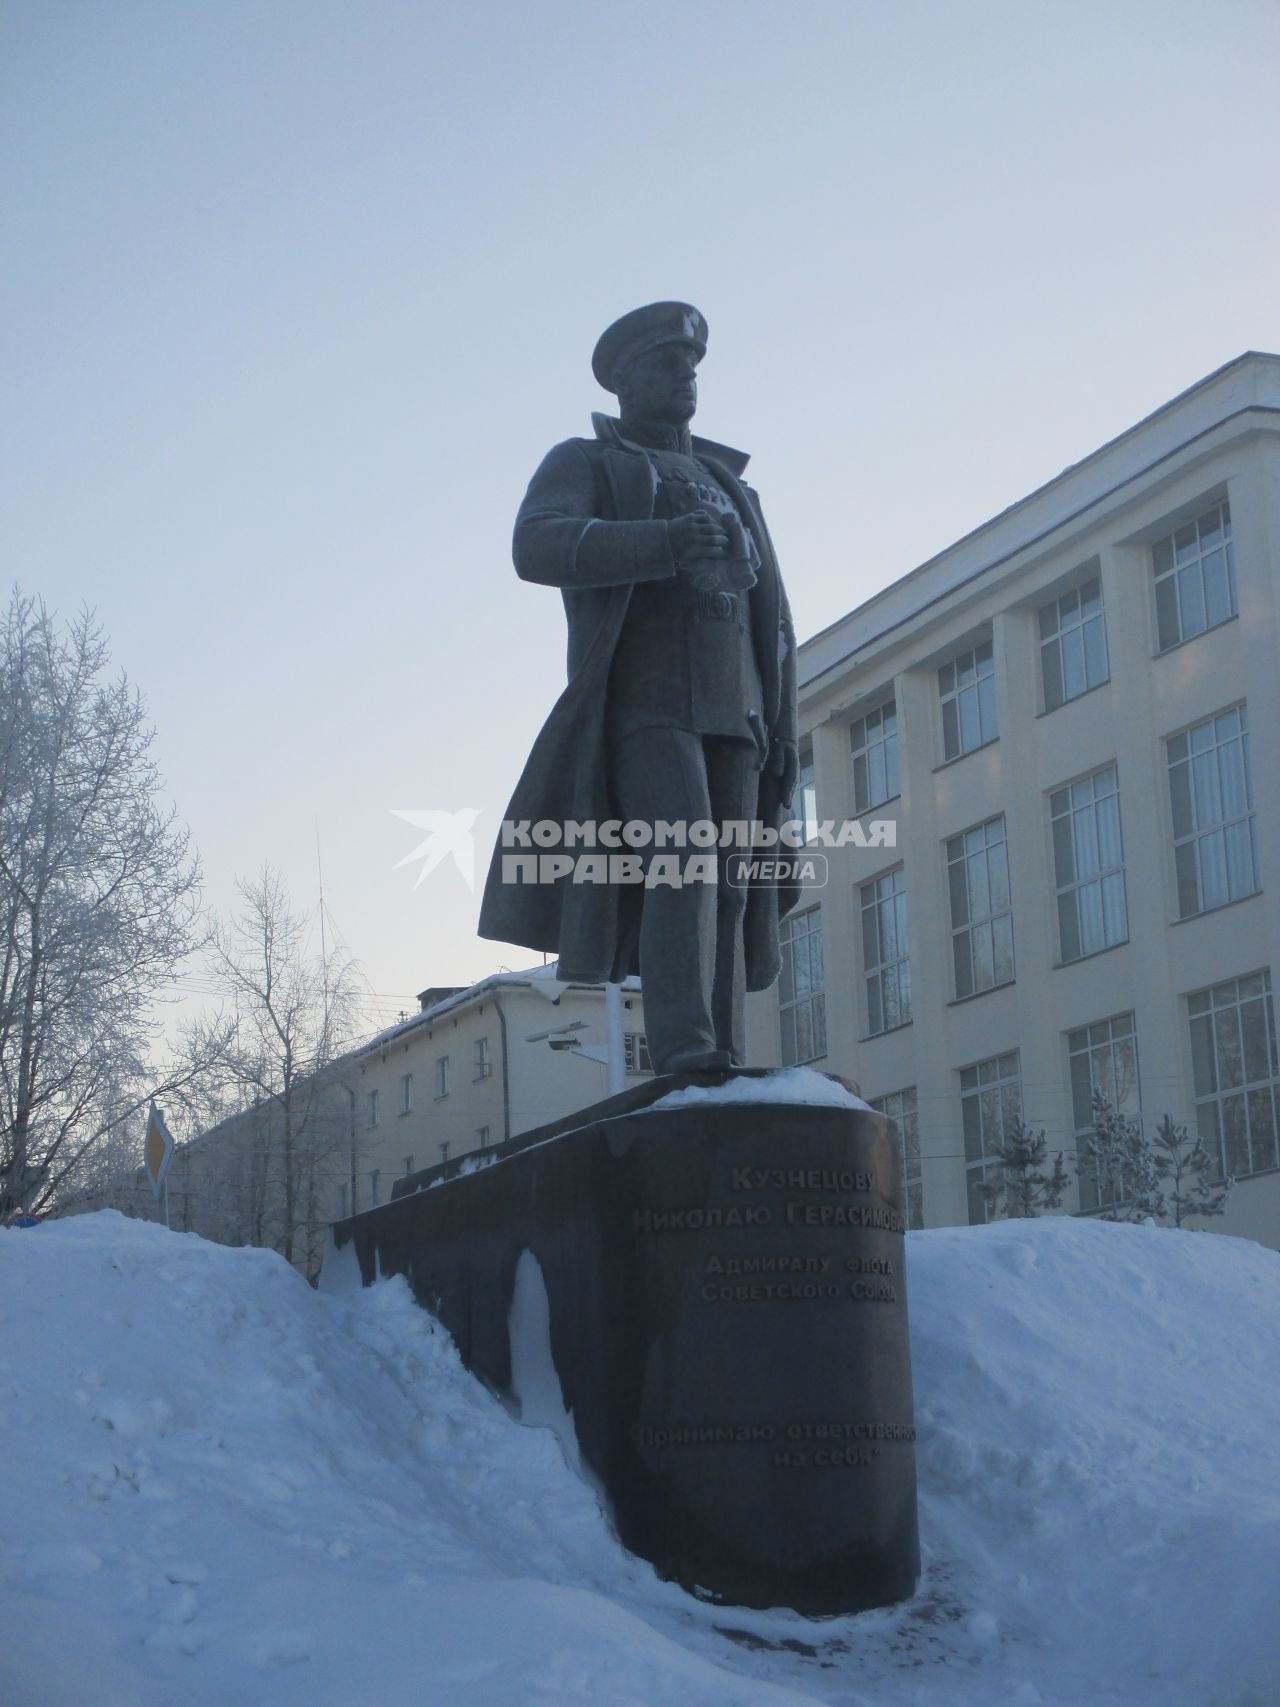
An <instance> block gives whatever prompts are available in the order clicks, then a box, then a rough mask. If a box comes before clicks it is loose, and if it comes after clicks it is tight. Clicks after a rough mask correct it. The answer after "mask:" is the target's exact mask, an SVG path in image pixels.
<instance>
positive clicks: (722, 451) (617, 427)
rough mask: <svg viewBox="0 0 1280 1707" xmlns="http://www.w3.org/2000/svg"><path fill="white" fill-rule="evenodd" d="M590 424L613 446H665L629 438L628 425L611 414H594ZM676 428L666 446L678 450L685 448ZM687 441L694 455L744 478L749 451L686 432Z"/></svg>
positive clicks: (628, 447)
mask: <svg viewBox="0 0 1280 1707" xmlns="http://www.w3.org/2000/svg"><path fill="white" fill-rule="evenodd" d="M591 425H592V426H593V427H594V428H595V431H596V437H597V438H598V439H599V440H600V441H601V442H602V443H603V444H607V445H610V446H611V447H612V448H613V449H614V450H632V451H635V450H660V449H663V448H664V447H663V446H661V445H659V444H657V443H656V442H655V443H654V444H651V445H646V444H642V443H640V442H639V441H638V440H635V439H629V438H628V437H627V435H626V432H625V429H624V428H623V425H622V422H621V421H619V420H617V419H616V418H615V417H614V416H612V415H592V417H591ZM677 432H678V429H676V428H672V435H673V437H672V443H671V444H670V445H669V446H667V447H665V448H668V449H670V450H679V449H681V448H684V447H682V446H681V445H680V444H678V443H677V442H676V437H675V435H676V434H677ZM646 436H649V435H646ZM685 443H686V446H687V449H688V451H689V453H690V454H691V455H693V456H703V457H706V458H708V459H709V460H710V461H712V462H718V463H719V464H720V465H721V466H722V467H723V468H727V469H728V471H729V473H730V474H732V475H733V477H734V478H735V479H736V480H740V479H741V478H742V476H743V474H744V472H745V471H746V466H747V464H748V462H750V460H751V458H750V456H749V455H748V453H747V452H746V451H744V450H734V449H733V448H732V447H731V446H730V445H720V444H717V443H716V442H715V440H714V439H699V438H692V437H687V436H686V437H685Z"/></svg>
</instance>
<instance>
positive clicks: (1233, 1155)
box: [1187, 972, 1280, 1179]
mask: <svg viewBox="0 0 1280 1707" xmlns="http://www.w3.org/2000/svg"><path fill="white" fill-rule="evenodd" d="M1187 1012H1188V1014H1189V1016H1190V1020H1191V1068H1192V1073H1193V1076H1194V1082H1195V1099H1196V1126H1197V1129H1198V1130H1199V1133H1200V1137H1201V1138H1202V1139H1203V1140H1204V1147H1205V1149H1206V1150H1208V1152H1209V1154H1210V1155H1211V1156H1213V1157H1215V1158H1216V1160H1217V1163H1218V1171H1219V1173H1220V1174H1221V1175H1222V1176H1223V1177H1226V1176H1227V1175H1234V1176H1235V1177H1236V1178H1237V1179H1238V1178H1240V1177H1241V1175H1243V1174H1257V1173H1262V1172H1263V1171H1264V1170H1265V1169H1267V1168H1274V1167H1276V1166H1277V1165H1278V1163H1280V1157H1278V1156H1277V1116H1278V1115H1280V1061H1278V1060H1277V1056H1276V1016H1275V1008H1274V1006H1273V1004H1272V997H1271V974H1270V972H1254V973H1253V974H1252V975H1251V976H1250V977H1247V978H1232V979H1230V980H1229V981H1228V982H1227V983H1225V984H1215V985H1214V986H1213V987H1212V988H1211V989H1208V990H1197V991H1196V992H1195V994H1194V995H1191V996H1188V997H1187Z"/></svg>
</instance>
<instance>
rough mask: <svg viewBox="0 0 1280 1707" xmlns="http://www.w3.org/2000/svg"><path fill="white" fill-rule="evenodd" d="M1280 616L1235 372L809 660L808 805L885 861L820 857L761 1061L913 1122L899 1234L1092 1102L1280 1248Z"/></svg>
mask: <svg viewBox="0 0 1280 1707" xmlns="http://www.w3.org/2000/svg"><path fill="white" fill-rule="evenodd" d="M1278 599H1280V357H1277V356H1274V355H1265V354H1253V353H1251V354H1248V355H1245V356H1242V357H1240V359H1239V360H1237V361H1234V362H1231V363H1229V364H1228V365H1227V366H1226V367H1224V368H1221V369H1220V370H1219V371H1218V372H1216V373H1214V374H1211V375H1210V376H1209V377H1208V378H1207V379H1204V380H1202V381H1201V382H1200V383H1199V384H1197V385H1194V386H1192V387H1191V389H1190V390H1188V391H1186V392H1184V393H1183V394H1182V395H1181V396H1179V397H1177V398H1175V399H1174V400H1173V401H1172V402H1171V403H1168V404H1166V405H1165V406H1164V407H1163V408H1162V409H1159V410H1157V411H1156V413H1155V414H1153V415H1151V416H1149V417H1148V418H1147V419H1146V420H1144V421H1142V422H1140V423H1139V424H1138V425H1137V426H1136V427H1134V428H1132V429H1131V430H1130V431H1129V432H1127V433H1124V434H1122V435H1121V436H1120V437H1119V438H1117V439H1115V440H1113V441H1112V442H1111V443H1109V444H1107V445H1104V446H1103V447H1102V448H1101V449H1100V450H1098V451H1095V452H1094V453H1093V455H1091V456H1089V457H1087V458H1085V459H1084V460H1083V461H1082V462H1079V463H1077V464H1075V465H1074V466H1072V467H1071V468H1068V469H1067V470H1066V471H1065V472H1064V473H1062V474H1060V475H1059V476H1058V477H1057V478H1056V479H1055V480H1052V481H1050V482H1049V484H1048V485H1046V486H1043V487H1041V488H1040V489H1039V490H1038V491H1036V492H1034V493H1032V494H1031V495H1030V497H1028V498H1025V499H1023V500H1022V501H1021V502H1020V503H1017V504H1015V505H1013V506H1012V507H1011V508H1010V509H1008V510H1006V511H1004V512H1003V513H1002V514H1001V515H999V516H997V517H995V518H994V519H993V520H992V521H990V522H988V523H986V524H985V525H984V526H983V527H981V528H978V529H977V530H976V531H975V532H974V533H972V534H969V535H968V536H967V537H966V538H964V539H962V540H960V541H958V542H957V543H956V544H955V545H953V546H952V547H950V548H949V549H948V550H946V551H944V552H942V553H941V554H940V555H939V556H937V557H935V558H933V559H931V560H930V561H929V562H928V563H925V564H923V565H922V566H921V567H920V568H918V569H916V570H914V571H913V572H912V573H910V574H908V575H906V576H904V577H903V578H902V579H901V580H898V581H896V582H894V583H893V585H891V586H889V587H887V588H886V589H885V591H884V592H882V593H880V594H878V595H877V596H876V597H875V598H873V599H870V600H869V601H868V602H867V603H866V604H864V605H862V606H860V607H859V608H858V609H857V610H855V611H853V612H851V613H850V614H849V615H848V616H846V617H844V618H843V619H842V620H841V621H839V622H837V623H835V624H833V625H832V626H831V627H830V628H828V629H826V630H824V631H823V632H822V633H820V634H818V635H816V636H815V637H814V638H813V639H811V640H810V641H808V642H807V643H806V644H805V645H804V646H803V647H802V648H801V652H800V674H801V684H800V714H801V730H802V734H803V737H804V739H805V744H806V752H805V756H806V757H807V758H808V760H809V762H810V765H811V769H810V770H809V772H808V780H809V784H810V790H811V792H810V794H809V797H808V802H807V813H808V814H809V815H816V817H817V818H818V819H820V820H833V821H834V822H835V823H836V825H837V826H838V825H839V823H840V822H841V821H842V820H845V819H850V820H852V819H857V820H859V821H860V823H861V824H862V825H863V826H864V827H866V826H869V824H870V822H871V821H872V820H890V821H892V822H893V823H894V825H895V826H896V845H894V846H892V847H890V846H885V845H868V846H865V847H860V848H859V847H853V846H846V847H844V848H830V849H826V850H821V849H820V850H819V851H821V852H825V854H826V859H827V861H828V877H827V881H826V883H825V885H824V886H821V887H814V888H813V889H811V890H810V891H808V892H807V894H806V897H805V901H804V902H803V904H802V906H801V908H800V910H799V911H798V912H797V913H796V914H794V915H793V916H792V918H791V919H790V921H789V922H788V924H787V926H786V927H785V935H786V938H787V941H786V943H785V945H784V969H783V977H782V980H781V981H780V983H779V985H778V986H777V987H776V988H775V990H773V991H772V992H769V993H768V994H766V995H763V996H760V997H756V998H753V999H752V1002H751V1004H750V1008H751V1014H750V1026H751V1046H752V1060H753V1061H755V1062H757V1063H762V1064H767V1063H769V1062H771V1061H779V1060H782V1061H812V1062H814V1063H815V1064H816V1065H817V1066H819V1067H823V1068H826V1069H828V1070H831V1071H838V1072H841V1073H843V1074H847V1075H848V1076H850V1077H852V1078H853V1079H855V1080H857V1081H858V1082H859V1083H860V1085H861V1087H862V1091H863V1094H864V1095H865V1096H867V1097H868V1098H870V1099H872V1100H873V1101H876V1102H877V1103H878V1104H879V1105H880V1106H882V1107H883V1108H885V1109H886V1111H887V1112H890V1113H892V1114H893V1115H894V1116H895V1117H896V1118H897V1119H898V1120H899V1121H900V1123H901V1125H902V1128H903V1132H904V1143H905V1150H906V1161H907V1176H908V1195H909V1204H910V1209H911V1213H912V1218H913V1220H914V1222H915V1224H917V1225H921V1224H923V1225H926V1226H937V1225H947V1224H955V1223H964V1222H967V1221H970V1220H981V1219H983V1218H984V1217H985V1215H986V1213H987V1209H986V1204H985V1200H984V1198H983V1195H982V1192H981V1190H980V1187H981V1184H982V1182H983V1181H984V1179H985V1178H986V1177H987V1176H988V1174H989V1173H990V1161H989V1158H990V1153H991V1148H992V1145H993V1144H994V1143H997V1142H1001V1141H1002V1136H1003V1133H1004V1131H1005V1128H1006V1125H1007V1123H1008V1122H1009V1121H1010V1120H1011V1119H1012V1118H1013V1116H1014V1115H1021V1116H1022V1117H1023V1118H1025V1120H1026V1121H1027V1123H1028V1124H1029V1125H1031V1126H1032V1127H1033V1128H1036V1129H1039V1128H1043V1129H1045V1131H1046V1133H1047V1136H1048V1139H1049V1143H1050V1147H1051V1149H1052V1150H1058V1149H1061V1150H1064V1151H1065V1152H1067V1155H1068V1162H1070V1159H1071V1156H1072V1154H1073V1153H1074V1152H1075V1151H1076V1147H1077V1142H1078V1140H1079V1139H1080V1138H1081V1137H1082V1135H1083V1134H1085V1133H1086V1132H1087V1130H1088V1129H1089V1127H1090V1125H1091V1123H1092V1122H1091V1111H1090V1103H1091V1093H1092V1091H1093V1089H1094V1088H1095V1087H1097V1088H1100V1089H1102V1090H1103V1091H1104V1092H1105V1093H1106V1094H1107V1096H1108V1098H1109V1099H1110V1100H1111V1101H1112V1102H1113V1103H1114V1104H1115V1105H1116V1106H1117V1107H1119V1108H1120V1109H1121V1110H1122V1111H1125V1112H1129V1113H1132V1114H1135V1115H1139V1116H1140V1117H1141V1118H1142V1119H1143V1121H1144V1122H1146V1123H1152V1124H1154V1122H1156V1121H1157V1120H1158V1119H1159V1117H1160V1116H1161V1115H1162V1114H1164V1113H1166V1112H1167V1113H1169V1114H1171V1115H1172V1116H1173V1117H1174V1118H1175V1119H1176V1120H1178V1121H1181V1122H1184V1123H1186V1124H1187V1125H1188V1126H1189V1127H1190V1128H1191V1130H1192V1131H1197V1130H1198V1131H1199V1132H1200V1133H1201V1134H1202V1135H1203V1136H1204V1140H1205V1142H1206V1144H1207V1145H1208V1146H1209V1148H1210V1149H1211V1150H1212V1152H1213V1154H1214V1155H1215V1156H1216V1157H1218V1158H1219V1161H1220V1165H1221V1167H1222V1169H1223V1170H1224V1171H1225V1172H1226V1173H1228V1174H1231V1175H1234V1176H1235V1178H1236V1179H1237V1181H1238V1182H1239V1183H1238V1185H1237V1188H1236V1191H1235V1193H1234V1195H1233V1197H1232V1199H1231V1203H1230V1206H1229V1209H1228V1213H1227V1215H1226V1216H1225V1217H1224V1218H1222V1219H1220V1220H1218V1221H1217V1222H1216V1223H1215V1225H1216V1226H1217V1227H1218V1228H1219V1229H1221V1230H1223V1231H1227V1232H1234V1233H1241V1234H1245V1235H1247V1236H1250V1237H1253V1238H1257V1239H1261V1240H1263V1241H1264V1242H1266V1243H1269V1244H1280V1171H1278V1169H1280V1150H1278V1133H1280V1123H1278V1118H1277V1117H1278V1113H1280V1109H1278V1103H1280V1065H1278V1063H1277V1055H1276V1027H1275V1013H1274V997H1273V993H1272V985H1273V978H1274V976H1275V974H1276V973H1277V971H1278V970H1280V786H1278V783H1280V759H1278V754H1280V739H1278V733H1277V732H1278V731H1280V626H1278V622H1277V603H1278ZM874 839H875V838H873V837H870V836H868V840H869V841H872V842H874ZM1095 1206H1096V1194H1095V1192H1094V1191H1093V1190H1092V1188H1091V1184H1090V1181H1089V1180H1088V1179H1087V1178H1086V1179H1084V1180H1083V1181H1081V1182H1080V1183H1079V1184H1076V1185H1073V1191H1072V1196H1071V1197H1070V1198H1069V1200H1068V1202H1067V1204H1066V1207H1068V1208H1080V1209H1089V1208H1092V1207H1095Z"/></svg>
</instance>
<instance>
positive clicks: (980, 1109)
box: [960, 1049, 1022, 1227]
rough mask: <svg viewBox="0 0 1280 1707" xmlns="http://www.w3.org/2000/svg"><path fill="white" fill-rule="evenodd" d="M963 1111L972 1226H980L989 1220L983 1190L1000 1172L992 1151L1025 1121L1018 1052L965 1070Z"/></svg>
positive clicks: (977, 1063) (961, 1106) (961, 1096)
mask: <svg viewBox="0 0 1280 1707" xmlns="http://www.w3.org/2000/svg"><path fill="white" fill-rule="evenodd" d="M960 1112H961V1115H962V1117H963V1120H964V1162H965V1177H966V1182H967V1185H968V1192H969V1225H970V1226H971V1227H978V1226H981V1225H982V1224H983V1222H985V1221H986V1220H987V1219H988V1209H987V1200H986V1198H985V1197H984V1196H983V1194H982V1188H983V1186H984V1185H985V1184H987V1183H988V1181H992V1180H994V1178H995V1176H996V1174H997V1173H998V1172H999V1169H1000V1163H999V1161H995V1162H992V1161H991V1159H990V1158H991V1155H992V1152H993V1151H994V1150H995V1149H996V1148H997V1147H999V1146H1001V1145H1003V1144H1004V1143H1005V1142H1006V1139H1007V1135H1008V1133H1009V1129H1010V1127H1011V1125H1012V1124H1013V1122H1014V1121H1015V1120H1020V1119H1021V1118H1022V1077H1021V1068H1020V1066H1019V1064H1018V1051H1017V1050H1016V1049H1013V1050H1010V1052H1009V1053H1008V1054H1007V1055H993V1056H992V1058H991V1059H990V1060H989V1061H978V1062H976V1063H975V1065H974V1066H972V1067H963V1068H961V1071H960Z"/></svg>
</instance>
